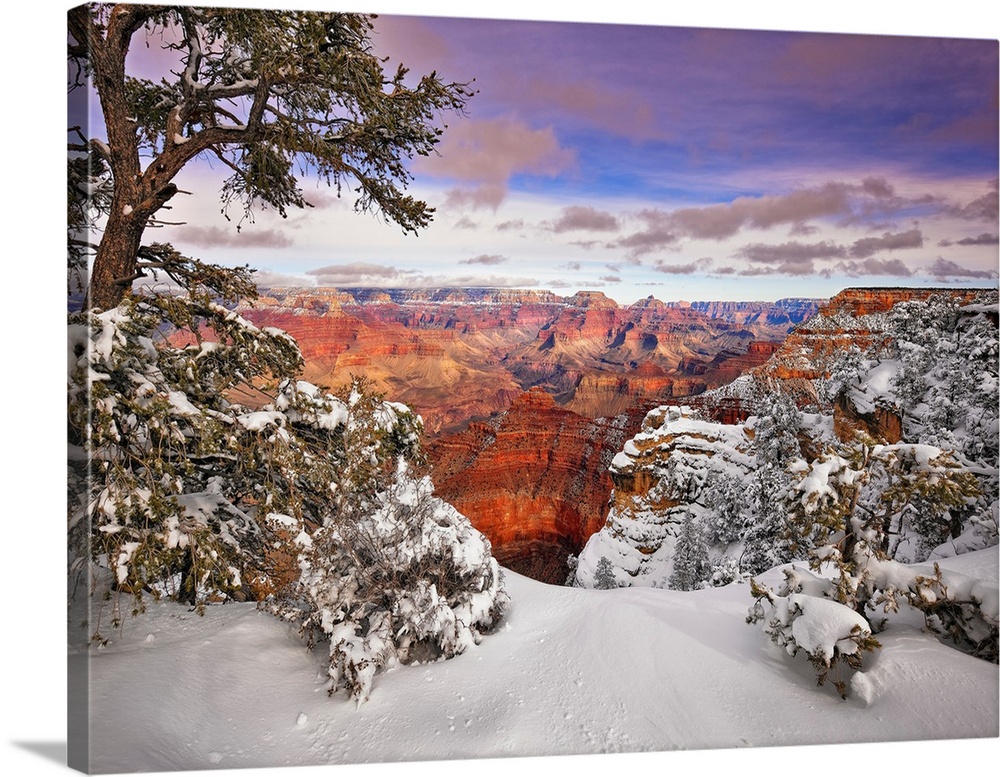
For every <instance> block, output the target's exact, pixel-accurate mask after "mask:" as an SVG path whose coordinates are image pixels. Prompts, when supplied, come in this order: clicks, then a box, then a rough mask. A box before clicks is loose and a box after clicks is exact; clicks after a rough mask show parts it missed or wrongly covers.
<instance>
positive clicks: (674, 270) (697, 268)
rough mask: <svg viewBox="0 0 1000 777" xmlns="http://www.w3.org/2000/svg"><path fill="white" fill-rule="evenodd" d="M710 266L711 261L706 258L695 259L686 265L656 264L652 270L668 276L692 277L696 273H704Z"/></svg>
mask: <svg viewBox="0 0 1000 777" xmlns="http://www.w3.org/2000/svg"><path fill="white" fill-rule="evenodd" d="M711 265H712V260H711V259H709V258H708V257H703V258H701V259H696V260H695V261H693V262H688V263H687V264H665V263H664V262H657V263H656V264H654V265H653V269H654V270H656V271H657V272H662V273H667V274H668V275H693V274H694V273H697V272H705V271H707V270H708V268H709V267H710V266H711Z"/></svg>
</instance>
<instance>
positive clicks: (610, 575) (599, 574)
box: [594, 556, 618, 591]
mask: <svg viewBox="0 0 1000 777" xmlns="http://www.w3.org/2000/svg"><path fill="white" fill-rule="evenodd" d="M594 588H596V589H598V590H599V591H608V590H610V589H612V588H618V579H617V578H616V577H615V568H614V565H613V564H612V563H611V559H609V558H608V557H607V556H601V557H600V558H599V559H598V560H597V567H596V568H595V570H594Z"/></svg>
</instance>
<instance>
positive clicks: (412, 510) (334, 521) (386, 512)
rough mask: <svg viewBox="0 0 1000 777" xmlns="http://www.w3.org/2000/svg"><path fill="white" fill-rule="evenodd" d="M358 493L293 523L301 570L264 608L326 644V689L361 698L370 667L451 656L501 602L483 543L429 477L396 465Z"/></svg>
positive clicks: (495, 617)
mask: <svg viewBox="0 0 1000 777" xmlns="http://www.w3.org/2000/svg"><path fill="white" fill-rule="evenodd" d="M376 482H378V483H379V486H380V487H379V488H376V489H373V490H372V491H371V492H370V493H368V494H367V495H365V496H364V497H363V498H360V499H356V498H355V495H352V496H351V497H350V498H348V499H345V500H341V501H338V502H337V504H336V507H335V510H334V511H333V512H331V513H330V514H329V515H327V516H326V517H325V518H324V521H323V525H322V526H320V527H319V528H318V529H316V530H315V531H313V532H312V533H309V532H307V531H306V530H305V526H304V525H303V524H302V523H301V522H300V521H296V520H295V519H293V518H291V517H289V516H277V515H272V516H271V520H273V521H276V522H278V523H282V524H284V525H287V526H291V527H294V529H296V530H299V533H298V535H297V538H298V539H297V541H298V543H299V545H300V552H299V555H298V559H299V565H300V568H301V576H300V577H299V579H298V580H297V581H296V582H295V583H294V584H293V585H292V586H291V587H290V588H289V589H288V590H287V591H286V592H284V595H283V596H281V597H278V598H277V599H276V600H274V601H272V602H270V603H268V604H267V605H266V607H267V609H270V610H271V611H273V612H275V613H276V614H278V615H280V616H282V617H285V618H287V619H289V620H294V621H297V622H300V623H301V628H302V633H303V634H304V635H305V636H306V638H307V640H308V642H309V644H310V645H312V644H314V643H315V641H316V640H317V639H322V640H327V641H328V642H329V654H330V663H329V675H330V686H329V690H330V693H334V692H335V691H337V690H338V689H339V688H341V687H342V688H344V689H345V690H346V691H347V693H348V694H349V696H350V697H351V698H353V699H356V700H358V701H359V702H360V701H364V700H366V699H367V698H368V696H369V694H370V692H371V687H372V681H373V678H374V676H375V674H376V673H377V672H379V671H382V670H385V669H388V668H390V667H391V666H393V665H394V664H396V663H397V662H401V663H410V662H413V661H428V660H436V659H440V658H450V657H452V656H455V655H458V654H460V653H462V652H464V651H465V650H466V648H468V647H469V646H470V645H473V644H478V642H479V640H480V638H481V636H482V635H483V634H484V633H486V632H488V631H490V630H492V629H493V628H494V627H495V626H496V624H497V623H498V622H499V620H500V616H501V614H502V612H503V610H504V607H505V606H506V602H507V596H506V593H505V592H504V588H503V581H502V576H501V571H500V568H499V565H498V564H497V562H496V560H495V559H494V558H493V557H492V555H491V548H490V544H489V541H488V540H487V539H486V538H485V537H484V536H483V535H482V534H480V533H479V532H478V531H476V530H475V529H474V528H473V527H472V525H471V523H470V522H469V520H468V519H467V518H466V517H465V516H464V515H462V514H461V513H459V512H458V511H457V510H455V508H454V507H452V506H451V505H449V504H447V503H446V502H443V501H442V500H440V499H438V498H437V497H434V496H433V495H432V491H433V484H432V483H431V482H430V480H429V478H426V477H423V478H418V477H415V476H414V475H412V474H411V472H410V469H409V465H408V464H407V463H406V461H405V460H404V459H399V461H398V464H397V468H396V470H395V471H394V472H393V473H391V474H389V473H386V476H384V477H382V478H381V479H380V480H379V481H376Z"/></svg>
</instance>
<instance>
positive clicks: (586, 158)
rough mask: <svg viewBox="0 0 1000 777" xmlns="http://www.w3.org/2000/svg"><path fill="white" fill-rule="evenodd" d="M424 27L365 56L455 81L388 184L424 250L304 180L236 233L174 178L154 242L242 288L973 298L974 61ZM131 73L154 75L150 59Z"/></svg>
mask: <svg viewBox="0 0 1000 777" xmlns="http://www.w3.org/2000/svg"><path fill="white" fill-rule="evenodd" d="M279 5H280V4H279ZM285 7H289V6H288V5H287V4H285ZM306 7H313V6H308V4H307V6H306ZM315 7H318V8H322V7H323V6H322V5H319V6H315ZM421 7H422V6H418V7H417V11H419V10H420V8H421ZM415 12H416V11H414V13H415ZM397 13H398V11H397ZM408 13H409V11H408ZM426 13H427V14H428V15H427V16H409V15H408V16H402V15H383V16H380V17H379V18H378V19H377V20H376V22H375V24H376V31H375V35H374V40H375V44H376V48H377V50H378V51H379V53H381V54H383V55H384V56H386V57H387V58H388V62H387V65H386V70H387V72H392V71H394V69H395V63H397V62H402V63H404V64H405V65H407V67H409V68H410V70H411V72H412V73H413V74H414V75H419V74H422V73H426V72H430V71H431V70H434V71H437V72H438V73H439V74H440V75H441V77H442V78H443V79H445V80H448V81H459V82H465V81H469V80H471V79H475V87H476V89H477V94H476V95H475V97H474V98H472V99H471V100H470V101H469V104H468V109H467V112H466V114H465V115H450V116H447V117H445V121H446V123H447V125H448V126H447V130H446V131H445V134H444V136H443V139H442V142H441V143H440V144H439V146H438V152H439V153H438V154H436V155H433V156H431V157H427V158H418V159H417V160H416V161H415V162H414V163H413V164H412V165H411V170H412V172H413V175H414V177H415V179H414V181H413V183H412V184H411V185H410V189H409V192H410V193H411V194H413V195H414V196H416V197H418V198H420V199H423V200H426V201H427V202H428V203H429V204H430V205H432V206H433V207H434V208H435V209H436V212H435V217H434V220H433V222H432V223H431V225H430V226H428V227H427V228H426V229H425V230H423V231H422V232H421V233H420V234H419V235H417V236H414V235H412V234H410V235H406V234H404V233H403V232H402V230H401V229H400V228H398V227H397V226H395V225H392V224H386V223H385V222H384V220H381V219H379V218H377V217H375V216H373V215H370V214H361V215H359V214H357V213H355V212H354V210H353V202H352V200H351V199H350V198H349V196H344V197H342V198H340V199H338V197H337V196H336V195H335V193H333V192H332V191H331V190H329V189H328V188H326V187H325V185H320V186H317V184H316V182H315V181H312V180H309V179H307V178H304V179H303V180H302V188H303V190H304V191H305V195H306V199H307V200H308V201H310V202H311V203H312V204H314V205H315V206H316V207H314V208H310V209H306V210H304V211H296V212H293V213H291V214H290V215H289V217H288V218H287V219H284V220H283V219H281V218H280V217H279V216H278V215H277V214H276V213H274V212H273V211H257V213H256V216H255V219H254V222H253V223H252V224H249V223H244V224H243V225H242V227H241V229H240V231H239V232H237V231H236V228H235V220H234V221H233V222H229V221H226V220H225V219H224V218H222V217H221V216H220V207H219V201H218V188H219V185H220V183H221V181H222V180H223V178H225V177H226V173H225V172H224V171H223V170H220V169H219V166H218V164H216V165H215V167H214V168H213V167H212V166H210V165H209V164H207V163H206V162H197V163H191V164H190V165H189V166H188V167H187V168H186V169H185V170H184V171H183V172H182V173H181V175H180V176H178V178H177V183H178V185H179V186H180V188H181V189H183V190H185V191H190V192H192V194H191V195H190V196H185V197H177V198H175V200H174V201H173V202H172V203H171V205H172V210H171V212H170V214H169V220H170V221H180V222H183V223H184V224H183V226H179V227H174V228H169V227H168V228H164V229H162V230H161V232H160V233H159V234H158V235H157V239H158V240H168V241H171V242H173V243H174V244H175V245H176V246H178V247H179V248H181V249H182V250H183V251H185V252H188V253H190V254H191V255H195V256H199V257H200V258H203V259H206V260H208V261H218V262H221V263H228V264H247V263H249V264H250V266H252V267H255V268H257V269H258V282H259V283H260V284H261V285H326V286H386V287H414V286H416V287H419V286H424V287H426V286H508V287H525V288H543V289H550V290H553V291H556V292H558V293H561V294H571V293H573V292H575V291H577V290H580V289H593V290H600V291H603V292H604V293H606V294H607V295H608V296H610V297H613V298H615V299H617V300H618V301H619V302H623V303H629V302H632V301H635V300H636V299H640V298H642V297H645V296H648V295H650V294H652V295H654V296H656V297H658V298H661V299H777V298H780V297H789V296H791V297H794V296H808V297H826V296H831V295H832V294H835V293H836V292H837V291H839V290H840V289H841V288H844V287H845V286H856V285H879V286H884V285H892V286H899V285H902V286H910V285H918V286H922V285H966V286H967V285H975V286H983V285H985V286H996V285H997V264H998V239H997V235H998V216H997V200H998V196H997V165H998V153H997V152H998V121H997V116H998V97H997V92H998V85H997V71H998V46H997V41H996V40H995V39H975V38H974V37H968V35H969V33H960V34H964V35H966V37H961V38H933V37H925V36H926V33H922V34H921V35H919V36H915V35H913V34H908V35H906V36H903V35H895V34H882V32H881V31H877V32H868V33H865V34H838V33H827V32H795V31H791V32H790V31H774V30H770V31H769V30H745V29H744V30H736V29H720V28H706V27H696V26H685V25H684V24H683V23H681V26H666V25H665V21H669V20H662V19H660V20H657V19H651V20H642V19H639V20H637V21H636V22H633V21H631V20H629V21H628V23H615V24H598V23H595V21H554V22H553V21H536V20H519V19H498V18H492V19H481V18H480V19H469V18H455V17H448V16H439V15H435V14H437V13H439V12H438V11H435V10H434V9H433V8H432V9H430V10H428V11H427V12H426ZM543 18H544V17H543ZM723 18H725V17H723ZM598 20H599V21H603V20H600V19H598ZM651 22H657V23H655V24H654V23H651ZM892 30H893V28H892V27H891V26H890V27H888V28H887V31H890V32H891V31H892ZM987 34H988V33H987ZM136 51H137V53H136V55H134V56H133V57H132V58H131V59H130V65H131V66H133V67H134V68H136V70H137V71H140V70H141V71H142V72H143V73H148V74H150V75H152V74H154V73H155V72H156V69H157V67H158V66H159V60H158V52H156V51H155V50H153V51H149V50H147V49H145V48H142V47H138V48H137V49H136Z"/></svg>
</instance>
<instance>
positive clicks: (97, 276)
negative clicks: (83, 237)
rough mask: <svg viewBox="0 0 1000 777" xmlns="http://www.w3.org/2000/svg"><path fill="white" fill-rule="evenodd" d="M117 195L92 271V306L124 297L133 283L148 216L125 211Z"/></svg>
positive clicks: (105, 306) (107, 305) (107, 304)
mask: <svg viewBox="0 0 1000 777" xmlns="http://www.w3.org/2000/svg"><path fill="white" fill-rule="evenodd" d="M115 199H116V202H115V204H114V205H113V206H112V210H111V213H110V214H109V216H108V223H107V227H106V228H105V230H104V235H103V236H102V238H101V243H100V246H99V247H98V249H97V255H96V256H95V257H94V267H93V270H92V272H91V275H90V285H89V287H88V289H87V307H88V308H89V309H91V310H108V309H110V308H113V307H116V306H117V305H118V303H119V302H121V301H122V298H123V297H124V296H125V292H126V291H128V289H129V287H130V286H131V285H132V280H131V279H132V278H133V276H134V275H135V269H136V258H137V256H138V253H139V246H140V244H141V241H142V233H143V230H144V228H145V226H146V219H145V217H142V216H138V215H137V214H129V215H123V213H122V208H123V206H122V205H120V204H119V203H118V202H117V199H118V198H115Z"/></svg>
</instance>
